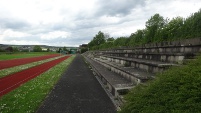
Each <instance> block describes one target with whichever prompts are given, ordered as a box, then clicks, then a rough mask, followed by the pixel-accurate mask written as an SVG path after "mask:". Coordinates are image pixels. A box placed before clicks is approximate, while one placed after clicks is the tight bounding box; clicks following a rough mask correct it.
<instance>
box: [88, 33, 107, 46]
mask: <svg viewBox="0 0 201 113" xmlns="http://www.w3.org/2000/svg"><path fill="white" fill-rule="evenodd" d="M105 42H106V38H105V35H104V33H103V32H101V31H99V32H98V34H96V36H95V37H94V38H93V40H91V41H90V42H89V44H88V46H89V48H90V50H91V49H99V45H101V44H104V43H105Z"/></svg>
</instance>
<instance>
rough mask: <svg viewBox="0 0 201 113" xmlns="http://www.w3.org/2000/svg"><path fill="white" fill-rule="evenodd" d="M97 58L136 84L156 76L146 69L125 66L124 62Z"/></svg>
mask: <svg viewBox="0 0 201 113" xmlns="http://www.w3.org/2000/svg"><path fill="white" fill-rule="evenodd" d="M95 59H96V61H98V62H99V63H100V64H102V65H104V66H105V67H107V68H108V69H109V70H111V71H113V72H115V73H117V74H119V75H121V76H123V77H124V78H126V79H128V80H129V81H131V82H133V83H135V84H139V83H144V82H146V81H147V80H150V79H153V78H154V74H153V73H148V72H146V71H143V70H140V69H136V68H133V67H125V66H124V65H122V64H118V63H115V62H111V61H108V60H106V59H102V58H95Z"/></svg>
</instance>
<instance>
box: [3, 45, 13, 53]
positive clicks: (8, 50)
mask: <svg viewBox="0 0 201 113" xmlns="http://www.w3.org/2000/svg"><path fill="white" fill-rule="evenodd" d="M5 50H6V51H7V52H13V47H11V46H9V47H7V48H6V49H5Z"/></svg>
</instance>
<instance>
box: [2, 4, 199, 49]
mask: <svg viewBox="0 0 201 113" xmlns="http://www.w3.org/2000/svg"><path fill="white" fill-rule="evenodd" d="M200 8H201V0H0V44H17V45H20V44H28V45H35V44H43V45H50V46H74V47H75V46H79V45H80V44H84V43H88V42H89V41H90V40H92V38H93V37H94V36H95V35H96V34H97V33H98V31H102V32H104V33H108V34H109V35H110V36H111V37H119V36H129V35H130V34H131V33H133V32H135V31H136V30H137V29H143V28H145V22H146V21H147V20H148V19H149V18H150V17H151V16H153V15H154V14H156V13H159V14H160V15H162V16H163V17H164V18H166V17H168V18H173V17H177V16H181V17H185V18H186V17H188V16H190V15H191V14H192V13H194V12H197V11H198V10H199V9H200Z"/></svg>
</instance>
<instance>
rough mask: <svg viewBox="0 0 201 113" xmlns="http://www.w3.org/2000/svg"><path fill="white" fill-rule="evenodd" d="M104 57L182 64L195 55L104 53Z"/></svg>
mask: <svg viewBox="0 0 201 113" xmlns="http://www.w3.org/2000/svg"><path fill="white" fill-rule="evenodd" d="M103 54H104V55H108V56H116V57H128V58H135V59H146V60H154V61H161V62H169V63H177V64H182V63H183V60H184V59H192V58H194V57H195V56H196V54H195V53H138V54H137V53H134V52H103Z"/></svg>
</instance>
